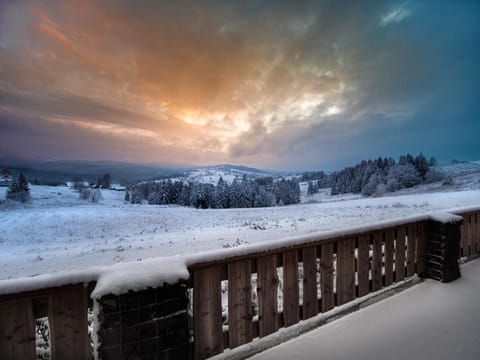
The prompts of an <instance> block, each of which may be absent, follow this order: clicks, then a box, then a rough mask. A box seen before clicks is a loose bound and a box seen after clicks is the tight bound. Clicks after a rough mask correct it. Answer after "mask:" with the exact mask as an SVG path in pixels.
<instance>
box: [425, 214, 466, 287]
mask: <svg viewBox="0 0 480 360" xmlns="http://www.w3.org/2000/svg"><path fill="white" fill-rule="evenodd" d="M462 222H463V220H462V218H460V217H458V216H456V217H455V218H453V219H451V220H450V221H448V222H440V221H429V222H428V226H427V255H426V264H425V265H426V266H425V270H426V274H425V275H426V277H428V278H432V279H436V280H439V281H441V282H450V281H453V280H456V279H458V278H459V277H460V266H459V259H460V226H461V225H462Z"/></svg>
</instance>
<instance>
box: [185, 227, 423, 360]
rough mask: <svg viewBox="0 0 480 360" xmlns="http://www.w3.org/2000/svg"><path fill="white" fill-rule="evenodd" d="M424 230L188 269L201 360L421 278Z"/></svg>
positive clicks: (396, 230)
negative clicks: (224, 297) (224, 295)
mask: <svg viewBox="0 0 480 360" xmlns="http://www.w3.org/2000/svg"><path fill="white" fill-rule="evenodd" d="M426 229H427V222H426V221H423V222H417V223H410V224H404V225H402V226H396V227H390V228H385V229H382V230H377V231H371V232H364V233H358V234H353V235H349V236H346V237H341V238H335V239H328V240H321V241H318V242H310V243H308V244H303V245H295V246H292V247H287V248H280V249H275V250H270V251H267V252H261V253H254V254H249V255H246V256H239V257H235V258H230V259H228V260H222V261H214V262H208V263H202V264H195V265H192V266H190V267H189V271H190V273H191V274H192V277H193V317H194V321H193V322H194V339H195V359H203V358H207V357H210V356H213V355H215V354H219V353H221V352H223V350H224V349H226V348H235V347H237V346H240V345H243V344H246V343H249V342H251V341H252V340H253V339H254V338H256V337H260V338H262V337H264V336H267V335H269V334H272V333H274V332H276V331H277V330H278V329H279V328H282V327H288V326H291V325H294V324H296V323H298V322H299V321H300V320H304V319H308V318H310V317H312V316H315V315H317V314H318V313H320V312H326V311H328V310H330V309H332V308H333V307H335V306H338V305H342V304H345V303H347V302H349V301H352V300H354V299H355V298H357V297H362V296H365V295H367V294H368V293H370V292H374V291H377V290H380V289H381V288H383V287H386V286H389V285H391V284H392V283H394V282H399V281H402V280H404V279H405V278H406V277H410V276H412V275H414V274H415V273H417V274H419V275H423V273H424V271H425V268H424V266H425V253H426ZM279 276H280V277H281V280H283V281H279ZM222 282H224V283H223V284H224V285H223V287H222ZM225 282H226V283H228V285H226V286H225ZM280 283H282V285H283V286H282V287H281V288H280V290H281V292H282V296H279V284H280ZM227 287H228V306H226V305H225V304H224V305H223V308H226V314H225V313H224V314H223V317H222V290H225V288H227ZM254 293H256V294H257V297H258V314H255V313H254V310H253V309H256V308H257V306H256V304H255V301H252V297H253V294H254ZM279 299H283V300H281V301H282V304H281V305H283V306H280V308H281V309H283V310H279V304H278V301H279ZM223 318H227V319H228V320H226V321H225V320H223Z"/></svg>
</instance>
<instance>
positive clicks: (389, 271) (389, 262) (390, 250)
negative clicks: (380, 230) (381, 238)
mask: <svg viewBox="0 0 480 360" xmlns="http://www.w3.org/2000/svg"><path fill="white" fill-rule="evenodd" d="M394 240H395V234H394V231H393V229H392V228H390V229H387V230H386V231H385V286H390V285H391V284H392V283H393V254H394V252H395V249H394Z"/></svg>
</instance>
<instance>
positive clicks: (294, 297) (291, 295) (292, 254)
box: [283, 250, 300, 327]
mask: <svg viewBox="0 0 480 360" xmlns="http://www.w3.org/2000/svg"><path fill="white" fill-rule="evenodd" d="M283 318H284V320H285V327H288V326H291V325H293V324H296V323H298V322H299V321H300V304H299V292H298V252H297V250H292V251H286V252H284V253H283Z"/></svg>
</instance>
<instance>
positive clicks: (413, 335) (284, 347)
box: [252, 260, 480, 360]
mask: <svg viewBox="0 0 480 360" xmlns="http://www.w3.org/2000/svg"><path fill="white" fill-rule="evenodd" d="M461 271H462V277H461V278H460V279H458V280H456V281H454V282H452V283H449V284H442V283H440V282H437V281H434V280H426V281H425V282H423V283H421V284H419V285H416V286H414V287H412V288H410V289H407V290H405V291H404V292H402V293H400V294H397V295H395V296H392V297H390V298H388V299H385V300H383V301H381V302H379V303H377V304H374V305H372V306H370V307H368V308H366V309H363V310H362V311H358V312H355V313H353V314H350V315H347V316H345V317H343V318H342V319H339V320H337V321H334V322H331V323H329V324H327V325H324V326H321V327H320V328H318V329H316V330H313V331H311V332H309V333H307V334H304V335H302V336H300V337H298V338H296V339H293V340H291V341H288V342H285V343H283V344H281V345H279V346H276V347H274V348H272V349H270V350H267V351H265V352H263V353H260V354H258V355H256V356H254V357H253V358H252V359H255V360H269V359H275V360H277V359H299V360H306V359H308V360H310V359H320V358H321V359H329V360H344V359H345V360H347V359H356V360H362V359H392V360H396V359H402V360H403V359H414V360H416V359H436V360H443V359H445V360H450V359H458V360H467V359H468V360H474V359H479V358H480V346H479V344H480V313H479V312H478V304H479V303H480V291H478V289H479V288H480V260H474V261H472V262H470V263H467V264H465V265H463V266H462V268H461Z"/></svg>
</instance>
